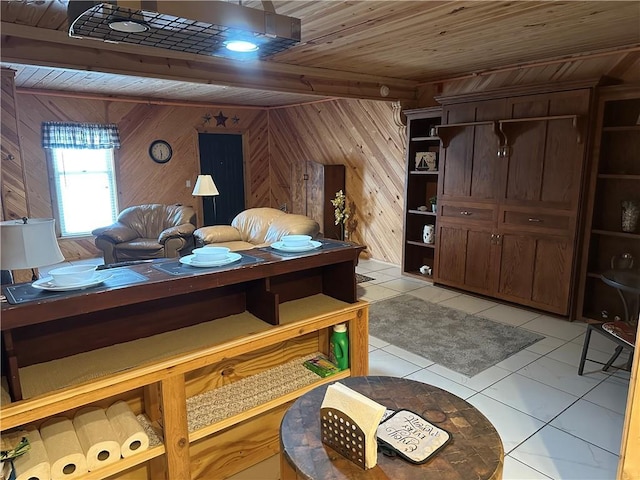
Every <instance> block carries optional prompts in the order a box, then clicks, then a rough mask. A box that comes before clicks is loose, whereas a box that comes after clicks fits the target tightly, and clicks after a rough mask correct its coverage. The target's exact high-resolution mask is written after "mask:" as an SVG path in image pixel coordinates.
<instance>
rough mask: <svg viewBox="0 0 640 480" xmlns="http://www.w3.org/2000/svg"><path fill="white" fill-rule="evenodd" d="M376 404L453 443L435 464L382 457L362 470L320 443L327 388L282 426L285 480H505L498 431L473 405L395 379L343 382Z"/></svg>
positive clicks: (303, 400)
mask: <svg viewBox="0 0 640 480" xmlns="http://www.w3.org/2000/svg"><path fill="white" fill-rule="evenodd" d="M340 382H341V383H343V384H344V385H346V386H348V387H349V388H351V389H353V390H356V391H358V392H360V393H362V394H363V395H365V396H367V397H369V398H371V399H373V400H375V401H376V402H378V403H380V404H382V405H384V406H386V407H387V408H390V409H392V410H399V409H401V408H405V409H407V410H412V411H414V412H416V413H419V414H420V415H422V416H423V417H424V418H426V419H427V420H428V421H429V422H431V423H433V424H434V425H437V426H438V427H441V428H444V429H445V430H447V431H448V432H449V433H451V441H450V442H449V444H448V445H446V446H445V447H444V448H443V449H442V450H441V451H440V452H438V453H437V454H436V455H434V456H433V457H432V458H431V460H429V461H428V462H427V463H425V464H422V465H414V464H411V463H409V462H407V461H405V460H403V459H401V458H400V457H387V456H384V455H382V454H381V453H380V452H378V464H377V465H376V466H375V467H374V468H372V469H369V470H363V469H362V468H360V467H359V466H357V465H356V464H354V463H353V462H351V461H350V460H347V459H346V458H345V457H343V456H342V455H340V454H339V453H337V452H336V451H335V450H333V449H332V448H331V447H329V446H327V445H325V444H323V443H322V442H321V440H320V405H321V404H322V400H323V398H324V394H325V391H326V389H327V385H322V386H320V387H317V388H315V389H313V390H312V391H310V392H308V393H306V394H304V395H303V396H301V397H300V398H299V399H298V400H296V402H295V403H294V404H293V405H292V406H291V407H290V408H289V410H288V411H287V413H286V414H285V415H284V418H283V419H282V424H281V425H280V447H281V449H280V475H281V477H280V478H281V479H282V480H293V479H295V480H298V479H305V480H327V479H331V480H341V479H356V480H357V479H363V480H364V479H366V480H382V479H385V480H389V479H392V480H420V479H427V478H433V479H436V478H437V479H438V480H468V479H470V478H473V479H478V480H480V479H482V480H485V479H487V480H488V479H501V478H502V466H503V462H504V449H503V447H502V440H501V439H500V436H499V435H498V432H497V431H496V429H495V428H494V426H493V425H492V424H491V422H489V420H487V418H486V417H485V416H484V415H483V414H482V413H480V411H479V410H478V409H477V408H475V407H474V406H473V405H471V404H470V403H468V402H466V401H464V400H463V399H461V398H460V397H457V396H455V395H453V394H452V393H449V392H446V391H444V390H442V389H440V388H438V387H434V386H432V385H427V384H424V383H420V382H415V381H413V380H407V379H404V378H395V377H373V376H370V377H351V378H345V379H343V380H340Z"/></svg>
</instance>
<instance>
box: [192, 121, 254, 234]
mask: <svg viewBox="0 0 640 480" xmlns="http://www.w3.org/2000/svg"><path fill="white" fill-rule="evenodd" d="M198 145H199V148H200V172H201V173H202V174H203V175H211V176H212V177H213V181H214V182H215V184H216V187H217V188H218V191H219V192H220V195H217V196H215V197H204V198H203V202H202V203H203V211H204V224H205V225H229V224H230V223H231V221H232V220H233V218H234V217H235V216H236V215H237V214H238V213H240V212H241V211H243V210H244V209H245V198H244V157H243V155H242V135H238V134H220V133H199V134H198Z"/></svg>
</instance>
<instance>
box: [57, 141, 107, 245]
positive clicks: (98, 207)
mask: <svg viewBox="0 0 640 480" xmlns="http://www.w3.org/2000/svg"><path fill="white" fill-rule="evenodd" d="M51 165H52V169H51V170H52V176H53V182H52V183H53V190H54V192H53V194H54V198H55V202H56V205H55V207H57V208H56V210H57V217H58V227H59V229H60V236H62V237H68V236H76V235H88V234H90V233H91V230H93V229H94V228H98V227H103V226H105V225H110V224H112V223H113V222H115V220H116V218H117V216H118V203H117V200H116V198H117V195H116V192H117V189H116V179H115V172H114V161H113V149H110V148H109V149H106V148H105V149H99V150H94V149H71V148H54V149H51Z"/></svg>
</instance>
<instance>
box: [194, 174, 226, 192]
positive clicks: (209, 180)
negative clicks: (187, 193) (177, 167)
mask: <svg viewBox="0 0 640 480" xmlns="http://www.w3.org/2000/svg"><path fill="white" fill-rule="evenodd" d="M192 195H193V196H195V197H212V196H215V195H220V192H218V188H217V187H216V184H215V183H213V177H212V176H211V175H198V179H197V180H196V186H195V187H193V193H192Z"/></svg>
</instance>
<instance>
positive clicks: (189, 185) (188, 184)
mask: <svg viewBox="0 0 640 480" xmlns="http://www.w3.org/2000/svg"><path fill="white" fill-rule="evenodd" d="M186 183H187V188H191V180H187V182H186Z"/></svg>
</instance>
